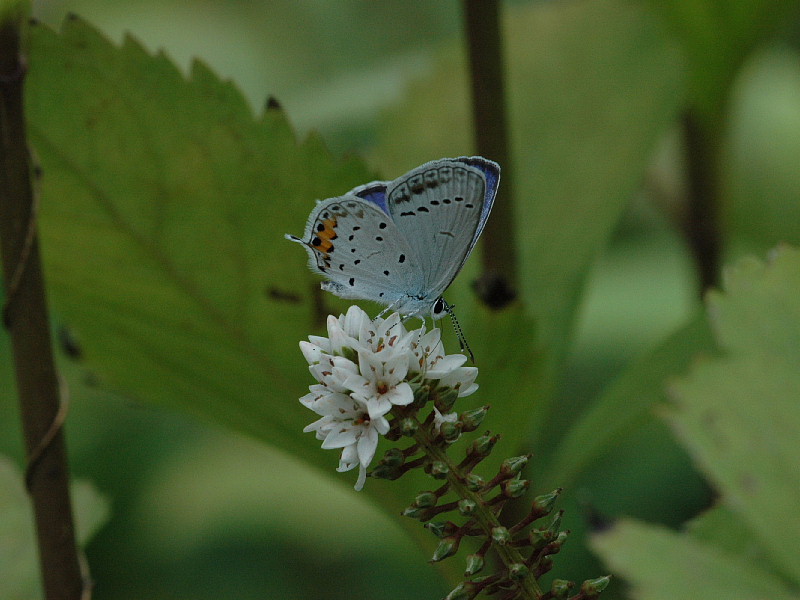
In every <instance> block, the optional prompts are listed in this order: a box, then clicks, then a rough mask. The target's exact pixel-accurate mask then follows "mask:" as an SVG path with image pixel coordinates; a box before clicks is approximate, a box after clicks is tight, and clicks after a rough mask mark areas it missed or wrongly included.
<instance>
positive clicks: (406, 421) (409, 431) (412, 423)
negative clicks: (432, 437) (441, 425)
mask: <svg viewBox="0 0 800 600" xmlns="http://www.w3.org/2000/svg"><path fill="white" fill-rule="evenodd" d="M418 429H419V423H417V420H416V419H414V418H412V417H404V418H403V419H401V420H400V433H402V434H403V435H404V436H406V437H413V436H414V434H415V433H417V430H418Z"/></svg>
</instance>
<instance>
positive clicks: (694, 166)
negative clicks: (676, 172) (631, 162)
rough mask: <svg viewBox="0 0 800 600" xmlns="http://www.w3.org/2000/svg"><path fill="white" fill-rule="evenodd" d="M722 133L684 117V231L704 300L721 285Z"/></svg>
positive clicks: (696, 118)
mask: <svg viewBox="0 0 800 600" xmlns="http://www.w3.org/2000/svg"><path fill="white" fill-rule="evenodd" d="M719 129H720V128H719V127H716V126H714V125H713V124H711V123H709V119H702V118H701V117H700V116H699V115H698V114H697V113H696V112H694V111H689V112H687V113H686V114H685V115H684V118H683V130H684V138H685V148H686V164H687V179H688V207H687V212H686V220H685V224H684V230H685V234H686V238H687V240H688V242H689V246H690V248H691V251H692V254H693V255H694V261H695V264H696V266H697V270H698V276H699V282H698V285H699V292H700V295H701V296H702V295H703V293H704V292H705V291H706V290H707V289H708V288H709V287H712V286H716V285H717V284H718V283H719V274H720V252H721V247H722V234H721V232H720V223H719V204H720V193H719V161H720V146H721V144H720V131H719Z"/></svg>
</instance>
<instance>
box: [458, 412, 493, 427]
mask: <svg viewBox="0 0 800 600" xmlns="http://www.w3.org/2000/svg"><path fill="white" fill-rule="evenodd" d="M488 412H489V407H488V406H481V407H478V408H474V409H472V410H467V411H464V412H463V413H461V418H460V419H459V421H461V424H462V426H463V431H464V432H469V431H475V430H476V429H477V428H478V427H480V426H481V423H482V422H483V420H484V419H485V418H486V413H488Z"/></svg>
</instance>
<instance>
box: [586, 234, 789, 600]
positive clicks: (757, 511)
mask: <svg viewBox="0 0 800 600" xmlns="http://www.w3.org/2000/svg"><path fill="white" fill-rule="evenodd" d="M724 281H725V285H724V290H723V291H721V292H715V293H714V294H711V295H709V298H708V305H709V313H710V320H711V323H712V326H713V331H714V334H715V337H716V339H717V343H718V345H719V346H720V348H721V350H722V355H721V356H716V357H712V356H708V355H707V356H704V357H702V358H701V359H700V360H698V361H696V364H695V365H694V367H693V368H692V369H691V371H690V373H689V374H688V375H687V376H685V377H684V378H682V379H680V380H678V381H675V382H674V383H673V385H672V386H671V388H670V397H671V398H672V400H673V404H672V406H670V407H669V409H668V410H667V411H665V413H666V416H667V419H668V421H669V422H670V424H671V425H672V427H673V429H674V431H675V432H676V434H677V437H678V439H679V441H681V443H682V444H683V445H684V446H685V447H686V448H687V449H688V451H689V453H690V455H691V456H692V457H693V459H694V462H695V463H696V465H697V466H698V468H699V469H700V470H701V471H702V472H703V473H704V474H705V476H706V477H707V478H708V480H709V481H710V482H711V483H712V485H714V487H716V489H717V490H718V492H719V495H720V504H721V508H716V509H715V514H714V515H712V516H709V517H708V518H707V519H705V520H702V521H700V523H699V524H695V526H694V529H693V533H692V534H687V535H680V536H679V535H678V534H674V533H670V534H667V533H664V532H658V531H657V530H655V529H652V528H648V527H647V526H645V525H636V524H627V525H623V526H622V528H621V529H619V528H615V529H614V530H613V531H612V532H611V533H609V534H604V535H603V536H601V537H600V538H599V541H598V546H597V547H598V548H599V550H600V551H601V552H602V554H603V557H604V559H605V560H606V562H608V563H609V564H610V565H612V566H614V567H616V568H618V569H619V570H620V571H621V572H622V573H623V574H624V575H626V576H627V577H629V578H630V579H631V580H632V581H634V582H635V583H636V584H637V585H638V586H639V587H640V588H641V589H642V590H643V592H642V593H641V594H640V595H639V596H638V597H640V598H647V599H653V598H666V597H669V595H670V594H673V593H676V590H677V589H678V588H677V587H676V581H678V579H676V577H678V574H679V573H682V572H685V571H684V569H686V568H687V566H686V565H685V564H684V559H683V557H682V556H681V555H680V552H683V554H684V555H685V556H689V557H691V559H692V561H695V562H696V564H697V565H700V566H702V567H703V569H704V570H706V571H707V576H706V578H705V579H702V580H697V581H696V582H694V587H692V586H691V585H690V586H688V587H685V588H684V593H685V592H686V591H687V590H688V591H689V592H690V593H693V594H695V595H699V596H702V597H704V598H712V597H717V594H718V591H719V590H720V589H723V590H726V591H727V592H726V594H723V595H720V596H718V597H720V598H723V597H725V598H731V597H733V598H738V597H742V598H746V597H751V598H752V597H768V598H778V597H789V596H788V591H787V590H786V589H783V590H779V589H778V588H777V587H776V585H780V586H781V587H785V585H784V584H783V583H782V581H781V579H779V578H778V577H776V576H775V573H779V574H780V575H782V576H783V577H784V578H785V579H786V580H788V581H791V582H793V585H794V587H795V588H797V586H798V583H800V555H799V554H798V553H797V540H798V539H800V516H799V515H798V514H797V506H800V466H799V465H800V446H799V445H798V444H797V432H798V431H800V404H798V401H797V400H798V398H800V370H798V368H797V365H798V364H800V339H798V335H797V334H798V315H799V314H800V312H798V311H800V251H798V250H796V249H793V248H789V247H782V248H779V249H778V250H777V251H775V252H774V253H773V255H772V257H771V260H770V261H769V262H768V263H766V264H765V263H762V262H760V261H757V260H755V259H752V258H748V259H744V260H742V261H740V262H739V263H738V264H737V265H735V266H734V267H733V268H731V269H728V270H726V273H725V278H724ZM723 509H724V512H721V511H722V510H723ZM725 517H728V518H725ZM626 527H627V528H628V530H626V529H625V528H626ZM712 527H716V528H717V529H718V531H714V530H713V529H712ZM631 528H632V529H631ZM631 531H633V534H632V535H631V534H630V532H631ZM604 540H611V541H610V542H608V541H604ZM625 544H629V545H630V550H623V551H620V548H621V547H623V546H624V545H625ZM698 544H701V545H702V548H698ZM700 551H701V553H700V554H697V553H698V552H700ZM653 552H655V553H657V556H659V558H661V559H663V563H662V564H661V565H660V572H658V573H657V572H656V571H657V570H658V569H654V565H653V564H651V562H650V561H649V559H648V558H646V557H647V556H649V554H650V553H653ZM687 564H692V563H691V562H690V563H687ZM681 585H684V584H683V583H681ZM742 594H744V595H742Z"/></svg>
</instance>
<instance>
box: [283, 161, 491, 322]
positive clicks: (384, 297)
mask: <svg viewBox="0 0 800 600" xmlns="http://www.w3.org/2000/svg"><path fill="white" fill-rule="evenodd" d="M499 183H500V166H499V165H498V164H497V163H495V162H492V161H491V160H487V159H485V158H483V157H481V156H462V157H459V158H442V159H440V160H434V161H431V162H428V163H425V164H424V165H422V166H420V167H417V168H416V169H414V170H412V171H409V172H408V173H406V174H405V175H403V176H402V177H398V178H397V179H395V180H394V181H373V182H372V183H368V184H366V185H362V186H360V187H357V188H355V189H353V190H351V191H349V192H348V193H346V194H345V195H343V196H338V197H336V198H328V199H327V200H321V201H319V202H318V203H317V206H316V207H315V208H314V210H313V211H311V215H310V216H309V218H308V223H307V224H306V230H305V233H304V234H303V237H302V238H298V237H296V236H293V235H286V238H287V239H289V240H291V241H293V242H299V243H301V244H303V245H304V246H305V247H306V250H307V251H308V254H309V265H310V267H311V270H312V271H315V272H318V273H320V274H322V275H324V276H325V277H327V278H328V280H327V281H324V282H323V283H322V289H324V290H326V291H329V292H331V293H333V294H335V295H336V296H339V297H340V298H348V299H359V300H372V301H375V302H379V303H382V304H385V305H387V308H386V310H385V311H384V312H386V311H390V310H394V311H397V312H399V313H400V314H402V315H405V316H406V317H420V318H423V319H424V318H425V317H426V316H431V317H433V318H434V319H438V318H440V317H441V316H442V315H444V314H445V313H450V314H452V313H451V307H450V306H449V305H448V304H447V302H445V301H444V299H443V298H442V294H443V293H444V291H445V290H446V289H447V288H448V286H449V285H450V284H451V283H452V282H453V280H454V279H455V278H456V275H458V273H459V271H461V268H462V267H463V266H464V263H465V262H466V260H467V257H469V255H470V252H472V249H473V248H474V247H475V243H476V242H477V241H478V238H479V237H480V235H481V232H482V231H483V228H484V226H485V225H486V220H487V219H488V218H489V213H490V212H491V210H492V205H493V203H494V198H495V195H496V193H497V186H498V184H499Z"/></svg>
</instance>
